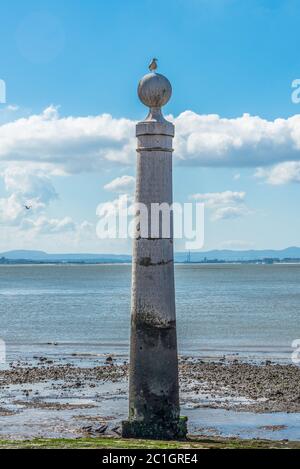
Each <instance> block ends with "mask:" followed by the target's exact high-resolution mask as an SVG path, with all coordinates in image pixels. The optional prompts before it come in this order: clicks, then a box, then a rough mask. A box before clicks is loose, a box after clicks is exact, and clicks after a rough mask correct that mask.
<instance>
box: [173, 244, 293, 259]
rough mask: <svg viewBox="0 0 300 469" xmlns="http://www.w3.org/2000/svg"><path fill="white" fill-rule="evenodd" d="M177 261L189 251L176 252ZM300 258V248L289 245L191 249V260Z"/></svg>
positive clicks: (185, 257)
mask: <svg viewBox="0 0 300 469" xmlns="http://www.w3.org/2000/svg"><path fill="white" fill-rule="evenodd" d="M175 257H176V261H177V262H184V261H185V260H186V259H187V253H176V256H175ZM266 258H273V259H280V260H282V259H288V258H289V259H300V248H298V247H289V248H286V249H282V250H278V251H277V250H273V249H264V250H254V249H252V250H248V251H233V250H228V249H224V250H217V249H216V250H213V251H206V252H204V251H203V252H193V251H191V262H201V261H204V260H205V259H206V260H214V259H218V260H223V261H251V260H256V259H266Z"/></svg>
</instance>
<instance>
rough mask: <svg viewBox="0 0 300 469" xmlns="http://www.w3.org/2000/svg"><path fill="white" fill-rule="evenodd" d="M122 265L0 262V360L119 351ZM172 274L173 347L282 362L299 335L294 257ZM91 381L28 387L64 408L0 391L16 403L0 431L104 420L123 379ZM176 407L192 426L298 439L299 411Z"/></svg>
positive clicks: (124, 351) (73, 427)
mask: <svg viewBox="0 0 300 469" xmlns="http://www.w3.org/2000/svg"><path fill="white" fill-rule="evenodd" d="M130 274H131V268H130V266H127V265H92V266H87V265H85V266H82V265H80V266H78V265H77V266H71V265H59V266H45V265H44V266H36V265H35V266H0V338H1V339H2V340H5V342H6V347H7V362H6V364H5V363H4V364H1V363H0V367H3V368H5V367H7V366H8V362H10V361H14V360H22V362H24V361H25V362H26V361H28V362H29V363H30V364H31V363H32V362H34V361H35V358H34V357H36V356H47V357H49V358H52V359H55V360H59V361H60V362H61V363H66V362H72V363H73V364H76V365H78V366H94V365H97V364H100V363H103V362H104V360H105V354H107V353H109V354H111V353H112V354H115V355H116V356H117V357H118V361H119V363H120V362H122V360H123V359H125V358H126V359H127V358H128V344H129V324H130ZM175 274H176V304H177V321H178V342H179V351H180V354H182V355H190V356H201V357H205V358H212V359H215V358H217V357H222V356H223V355H224V354H225V355H226V356H227V357H228V356H229V355H231V356H232V358H234V357H237V356H238V357H239V358H240V359H243V360H249V361H251V360H254V361H261V360H266V359H272V360H274V361H279V362H285V363H290V361H291V353H292V351H293V349H292V347H291V343H292V341H293V340H294V339H297V338H300V322H299V309H300V308H299V305H300V265H270V266H267V265H177V266H176V268H175ZM99 386H100V389H97V392H95V390H91V391H89V392H85V393H84V395H83V394H81V393H80V392H72V393H71V394H70V395H67V396H58V395H57V393H56V392H55V390H54V389H52V388H51V386H49V388H47V386H46V387H43V385H33V386H31V387H32V388H33V391H32V392H33V393H34V392H35V391H37V390H38V391H39V397H40V398H43V399H44V401H45V402H47V401H48V402H51V401H53V400H54V401H55V402H60V401H62V402H65V401H67V402H69V403H71V404H73V405H74V407H73V408H72V409H64V410H53V409H43V408H30V407H26V405H24V404H20V402H22V400H23V401H24V394H23V390H22V387H20V386H16V387H15V388H14V387H10V389H9V390H6V391H5V390H3V391H2V392H1V402H0V407H1V406H2V407H4V408H6V409H11V410H13V411H17V412H16V413H14V414H13V415H10V416H0V436H1V437H13V438H16V437H18V438H24V437H33V436H38V435H40V436H51V437H55V436H66V437H67V436H70V437H72V436H78V435H81V434H82V426H84V425H87V424H88V423H89V421H90V419H92V420H93V419H95V417H99V416H100V417H101V416H102V417H103V419H107V417H109V421H110V426H113V425H114V424H116V423H117V422H120V421H121V420H122V419H123V418H125V417H126V415H127V384H126V383H123V384H120V383H115V384H113V383H110V384H109V383H107V384H106V385H105V386H103V385H101V384H99ZM27 387H28V386H27ZM120 387H121V392H120V391H119V388H120ZM31 398H32V395H31V397H30V398H29V399H31ZM18 402H19V403H18ZM76 403H77V404H78V403H79V404H80V405H79V407H78V406H77V407H76ZM85 404H91V405H93V406H92V407H88V406H87V407H86V408H82V405H85ZM182 413H183V414H184V415H188V417H189V430H190V431H191V432H192V433H194V434H197V433H202V434H208V435H210V434H211V435H222V436H240V437H241V438H256V437H257V438H270V439H283V438H288V439H294V440H297V439H298V440H299V439H300V414H287V413H273V414H253V413H250V412H239V413H237V412H235V411H226V410H222V409H213V408H205V407H200V408H198V407H197V406H194V405H193V400H192V399H190V396H189V397H188V398H186V399H183V401H182ZM266 426H267V427H270V428H269V429H268V428H267V429H266V428H261V427H266ZM272 426H279V427H278V428H277V429H276V427H275V428H274V427H272ZM271 427H272V428H271Z"/></svg>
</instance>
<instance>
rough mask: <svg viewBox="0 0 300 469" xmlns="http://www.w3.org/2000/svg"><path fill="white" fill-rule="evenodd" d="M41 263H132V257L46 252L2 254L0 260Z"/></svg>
mask: <svg viewBox="0 0 300 469" xmlns="http://www.w3.org/2000/svg"><path fill="white" fill-rule="evenodd" d="M1 257H5V258H6V259H9V260H15V261H16V260H26V261H41V262H90V263H96V262H97V263H98V262H131V256H129V255H125V254H120V255H118V254H85V253H82V254H48V253H47V252H44V251H29V250H28V251H22V250H16V251H7V252H2V253H0V258H1Z"/></svg>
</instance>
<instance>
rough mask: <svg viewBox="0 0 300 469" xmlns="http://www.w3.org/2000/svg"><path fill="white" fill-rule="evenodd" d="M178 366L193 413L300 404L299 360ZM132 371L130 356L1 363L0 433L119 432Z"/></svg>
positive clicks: (293, 408) (290, 408) (286, 408)
mask: <svg viewBox="0 0 300 469" xmlns="http://www.w3.org/2000/svg"><path fill="white" fill-rule="evenodd" d="M179 368H180V389H181V405H182V406H183V409H184V410H185V409H188V410H189V418H190V420H192V419H191V415H193V414H192V413H193V412H196V411H197V409H198V410H199V409H200V410H201V409H225V410H230V411H237V412H243V411H247V412H252V413H270V412H271V413H273V412H285V413H298V412H300V391H299V389H300V368H299V367H297V366H295V365H279V364H275V363H274V364H273V363H271V362H267V363H265V364H260V365H258V364H249V363H242V362H240V361H238V360H235V359H233V360H226V359H225V360H221V361H218V362H204V361H201V360H197V359H191V358H188V357H185V358H181V359H180V367H179ZM127 376H128V364H127V363H123V362H120V361H118V360H115V359H114V358H112V357H108V359H107V362H105V361H104V363H103V364H101V365H99V366H90V367H88V366H85V367H82V366H75V365H72V364H61V363H59V362H57V363H56V362H54V361H52V360H49V359H47V358H45V357H39V358H37V360H36V362H35V363H34V364H31V365H30V364H22V363H15V364H12V365H11V366H10V368H9V369H8V370H2V371H0V390H1V401H0V435H1V437H8V438H15V437H32V436H49V435H50V436H52V437H55V436H56V437H60V436H71V437H72V436H73V437H74V436H82V435H85V434H90V435H100V434H114V435H118V434H119V425H120V421H121V420H122V418H124V416H125V415H126V413H127V392H128V379H127ZM238 418H239V417H238V415H237V419H238ZM21 427H22V428H21ZM279 427H280V425H278V426H277V427H276V426H275V425H274V428H272V425H271V426H270V425H266V426H265V430H267V431H269V432H272V431H274V432H275V431H278V430H280V428H279ZM281 427H282V428H283V426H282V425H281ZM261 428H262V427H261ZM197 431H198V433H199V431H200V432H201V429H199V427H198V430H197V426H195V425H193V426H192V430H191V432H194V433H197ZM207 431H208V429H206V431H204V433H205V432H206V433H207Z"/></svg>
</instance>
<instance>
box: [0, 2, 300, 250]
mask: <svg viewBox="0 0 300 469" xmlns="http://www.w3.org/2000/svg"><path fill="white" fill-rule="evenodd" d="M1 17H2V19H3V21H2V25H1V30H0V52H1V65H0V79H2V80H5V83H6V87H7V96H6V101H7V102H6V104H0V228H1V232H2V236H1V237H0V251H4V250H6V249H17V248H18V249H20V248H32V249H45V250H47V251H49V252H58V251H73V252H75V251H76V252H83V251H85V252H87V251H90V252H108V251H114V252H128V251H130V245H129V244H128V243H127V244H126V245H125V244H122V243H119V244H118V243H116V242H114V243H112V244H109V243H108V242H103V241H100V240H98V239H97V238H96V236H95V224H96V222H97V217H96V208H97V205H98V204H99V203H101V202H107V201H109V200H114V199H115V198H116V197H117V196H118V194H119V193H120V187H118V184H117V183H115V187H116V191H115V192H114V191H111V190H110V191H109V190H105V189H104V186H105V185H106V184H108V183H110V182H111V181H113V180H114V179H116V178H118V177H122V176H123V177H124V176H134V172H135V167H134V151H133V150H134V145H135V142H134V123H135V121H137V120H139V119H142V118H143V117H144V116H145V115H146V109H145V108H144V107H143V106H142V104H141V103H140V102H139V100H138V98H137V95H136V87H137V83H138V80H139V79H140V78H141V76H143V74H145V73H146V72H147V64H148V62H149V60H150V59H151V58H152V57H153V56H155V57H158V59H159V71H160V72H161V73H163V74H165V75H166V76H167V77H168V78H169V79H170V81H171V83H172V86H173V96H172V99H171V101H170V103H169V104H168V105H167V106H166V108H165V114H171V115H172V116H173V117H172V119H174V122H175V125H176V130H177V135H178V139H177V141H175V150H176V151H175V154H174V199H175V200H177V201H181V202H184V201H188V200H190V198H191V197H193V196H194V197H195V194H196V195H197V197H198V199H199V200H201V201H205V202H206V205H207V208H206V216H205V245H204V249H211V248H224V247H227V248H235V249H241V248H243V249H244V248H245V249H246V248H283V247H286V246H290V245H300V239H299V233H300V221H299V217H298V213H299V209H298V206H299V195H300V184H299V182H300V163H299V161H300V117H299V118H298V114H299V110H300V104H294V103H293V102H292V100H291V93H292V88H291V84H292V81H293V80H295V79H297V78H300V62H299V47H298V44H299V39H300V29H299V17H300V3H299V1H296V0H295V1H293V0H285V1H284V0H270V1H268V0H172V1H169V0H163V1H162V2H160V5H159V8H158V2H156V1H152V0H139V1H135V0H127V1H121V0H112V1H110V2H107V1H101V0H97V1H96V0H95V1H94V0H86V1H83V0H72V1H71V0H66V1H64V2H61V1H56V0H51V1H46V0H44V1H41V0H39V1H32V0H27V1H26V2H24V1H21V0H20V1H17V0H12V1H10V2H6V3H5V5H3V4H2V5H1ZM46 109H48V111H45V110H46ZM187 111H190V113H187ZM106 114H109V115H111V118H107V117H105V115H106ZM210 115H215V117H214V118H213V119H212V118H209V116H210ZM243 115H244V117H242V116H243ZM245 115H246V116H245ZM248 115H249V116H248ZM178 116H180V117H178ZM253 116H257V118H256V119H255V117H253ZM278 119H281V120H278ZM99 132H100V133H101V132H102V136H101V138H99V139H98V138H97V136H98V134H99ZM131 149H132V150H131ZM123 181H124V179H123ZM125 181H126V179H125ZM128 181H129V182H130V184H129V185H128V190H129V186H131V187H132V180H129V179H128ZM124 187H125V186H124ZM26 200H32V201H33V209H32V211H31V212H30V213H25V212H24V210H23V208H22V202H23V201H26Z"/></svg>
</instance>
